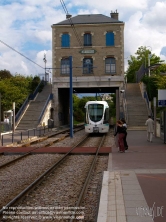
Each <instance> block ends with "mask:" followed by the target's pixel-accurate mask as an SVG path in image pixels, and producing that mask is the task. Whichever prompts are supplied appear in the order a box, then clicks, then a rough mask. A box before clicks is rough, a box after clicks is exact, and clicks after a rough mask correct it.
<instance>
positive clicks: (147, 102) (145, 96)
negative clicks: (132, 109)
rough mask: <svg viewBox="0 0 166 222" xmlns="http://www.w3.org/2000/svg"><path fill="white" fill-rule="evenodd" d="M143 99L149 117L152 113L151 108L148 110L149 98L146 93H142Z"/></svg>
mask: <svg viewBox="0 0 166 222" xmlns="http://www.w3.org/2000/svg"><path fill="white" fill-rule="evenodd" d="M144 99H145V101H146V105H147V109H148V113H150V115H151V116H153V112H152V110H151V108H149V98H148V94H147V92H146V91H144Z"/></svg>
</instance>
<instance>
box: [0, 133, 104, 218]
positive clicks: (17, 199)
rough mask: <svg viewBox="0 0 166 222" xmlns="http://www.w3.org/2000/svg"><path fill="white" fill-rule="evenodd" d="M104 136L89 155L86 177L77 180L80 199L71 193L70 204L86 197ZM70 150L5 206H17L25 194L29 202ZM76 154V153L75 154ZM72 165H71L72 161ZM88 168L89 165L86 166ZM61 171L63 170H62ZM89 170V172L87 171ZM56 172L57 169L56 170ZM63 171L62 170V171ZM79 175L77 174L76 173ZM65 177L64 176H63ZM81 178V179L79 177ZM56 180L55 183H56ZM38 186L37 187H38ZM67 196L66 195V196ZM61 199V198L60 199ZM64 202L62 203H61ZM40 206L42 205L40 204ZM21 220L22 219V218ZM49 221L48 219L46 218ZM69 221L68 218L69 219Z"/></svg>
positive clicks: (7, 207) (81, 142)
mask: <svg viewBox="0 0 166 222" xmlns="http://www.w3.org/2000/svg"><path fill="white" fill-rule="evenodd" d="M87 138H89V137H88V136H85V138H84V140H82V141H80V143H78V144H76V145H75V147H77V146H80V145H81V144H83V143H84V142H85V143H89V141H88V142H87ZM98 140H99V138H98V139H97V140H96V141H97V143H99V141H98ZM103 140H104V139H103V138H102V141H100V144H99V146H98V149H97V151H96V155H95V156H94V155H89V156H90V157H89V158H90V159H91V160H90V162H89V163H88V164H85V165H86V166H88V165H89V167H88V168H89V169H87V170H84V169H82V172H84V171H85V173H84V174H86V175H87V176H86V175H85V176H84V177H85V179H84V182H83V181H82V182H79V183H77V182H75V183H76V185H78V186H79V187H80V188H78V187H77V186H76V187H77V188H76V189H75V192H76V194H74V196H76V197H77V196H78V195H79V194H78V191H77V190H80V191H79V193H80V195H79V199H78V200H76V198H74V197H73V196H71V195H69V197H68V198H71V199H72V202H71V201H70V203H69V206H71V205H72V206H74V207H75V208H76V207H77V206H80V204H81V202H82V199H83V197H84V193H86V190H87V186H88V183H89V180H90V177H91V176H90V175H91V173H92V171H93V168H94V165H95V162H96V159H97V155H98V151H99V149H100V147H101V145H102V143H103ZM75 147H72V149H71V150H70V151H72V150H73V149H74V148H75ZM70 151H69V152H68V153H67V154H66V155H65V156H64V157H63V158H62V159H60V160H59V161H58V162H57V163H56V164H54V165H53V166H52V167H51V168H49V169H48V170H47V172H45V173H44V174H42V175H41V176H40V177H39V178H38V179H37V180H35V181H34V182H33V183H32V184H31V185H30V186H28V187H27V188H26V189H24V191H22V192H21V193H20V194H19V195H17V196H16V197H15V198H14V199H13V200H11V201H10V202H9V203H8V204H7V205H6V206H5V208H6V209H9V207H11V206H15V204H17V203H20V201H21V199H25V195H26V196H27V194H28V196H27V197H26V199H27V198H28V202H29V197H30V196H33V193H36V192H37V190H36V187H37V186H38V185H39V184H42V183H46V184H47V179H46V178H48V176H49V175H51V177H52V174H53V173H52V171H54V170H55V169H56V165H57V166H58V163H60V162H63V160H64V158H65V157H67V156H68V154H69V153H70ZM74 156H75V155H74ZM84 158H85V156H84ZM63 163H65V162H63ZM72 163H73V161H72ZM70 165H71V163H70ZM90 165H91V167H90ZM86 168H87V167H86ZM60 171H61V170H60ZM86 171H87V172H86ZM55 172H56V171H55ZM61 172H62V171H61ZM76 175H77V174H76ZM62 177H63V176H62ZM78 180H79V179H78ZM43 181H45V182H43ZM55 182H56V180H55ZM55 182H54V183H55ZM82 184H84V185H83V186H82ZM38 188H39V190H40V185H39V186H38ZM38 188H37V189H38ZM34 189H35V191H32V190H34ZM30 191H32V194H30V196H29V193H31V192H30ZM67 193H70V192H69V191H67ZM64 198H65V197H64ZM59 201H60V200H59ZM76 201H77V205H76V206H75V204H74V203H76ZM26 202H27V200H26ZM67 202H69V199H68V201H67ZM57 204H60V202H59V203H57ZM61 204H62V203H61ZM39 206H40V205H39ZM2 213H3V209H1V211H0V214H1V217H2ZM4 221H6V220H4ZM13 221H19V220H13ZM20 221H21V220H20ZM27 221H29V220H27ZM46 221H47V220H46ZM54 221H59V220H54ZM64 221H66V220H64ZM67 221H68V220H67Z"/></svg>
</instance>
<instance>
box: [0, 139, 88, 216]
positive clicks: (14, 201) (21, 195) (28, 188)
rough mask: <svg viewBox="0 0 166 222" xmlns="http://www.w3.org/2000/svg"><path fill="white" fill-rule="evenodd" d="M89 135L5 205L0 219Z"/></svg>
mask: <svg viewBox="0 0 166 222" xmlns="http://www.w3.org/2000/svg"><path fill="white" fill-rule="evenodd" d="M88 137H89V135H86V136H85V137H84V138H83V139H82V140H81V141H80V142H78V143H77V144H76V145H74V146H73V147H72V148H71V149H70V151H69V152H67V153H66V154H65V155H64V156H63V157H62V158H61V159H60V160H58V161H56V162H55V163H54V164H53V165H52V166H51V167H50V168H49V169H48V170H46V171H45V172H44V173H43V174H41V175H40V176H39V177H38V178H37V179H36V180H35V181H33V182H32V183H31V184H30V185H29V186H27V187H26V188H25V189H24V190H23V191H22V192H20V193H19V194H18V195H17V196H16V197H15V198H13V199H12V200H11V201H10V202H8V203H7V204H6V206H4V207H3V208H2V209H0V217H2V215H3V211H5V209H8V207H11V206H13V205H14V204H16V203H17V202H19V201H20V200H21V199H22V198H23V197H24V196H25V195H26V194H27V193H29V192H30V191H32V190H33V189H34V188H35V187H36V186H37V185H38V184H39V183H41V182H42V181H43V180H45V179H46V177H47V176H49V175H50V173H51V172H52V171H53V170H55V168H56V167H58V166H59V164H60V163H61V162H62V161H63V160H64V159H65V158H66V157H67V156H68V155H69V154H70V153H71V152H72V151H73V150H74V149H75V148H76V147H77V146H79V145H80V144H81V143H82V142H83V141H85V140H86V139H87V138H88Z"/></svg>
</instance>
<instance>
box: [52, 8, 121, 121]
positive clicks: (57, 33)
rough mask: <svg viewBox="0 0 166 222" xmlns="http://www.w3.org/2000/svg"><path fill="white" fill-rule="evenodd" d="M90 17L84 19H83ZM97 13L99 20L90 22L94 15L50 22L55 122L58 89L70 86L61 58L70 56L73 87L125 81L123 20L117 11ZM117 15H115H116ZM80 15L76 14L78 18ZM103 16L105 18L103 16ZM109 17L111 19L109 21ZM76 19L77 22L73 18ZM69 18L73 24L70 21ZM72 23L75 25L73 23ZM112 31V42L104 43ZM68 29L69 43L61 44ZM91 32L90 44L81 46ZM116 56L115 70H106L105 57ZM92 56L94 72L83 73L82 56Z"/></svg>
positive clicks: (57, 110)
mask: <svg viewBox="0 0 166 222" xmlns="http://www.w3.org/2000/svg"><path fill="white" fill-rule="evenodd" d="M87 16H89V20H87V21H88V22H87V21H85V22H84V20H83V19H87ZM102 16H103V15H99V16H98V17H96V19H100V18H101V21H99V22H96V20H95V22H91V21H92V20H93V19H94V18H95V15H94V16H93V15H84V17H81V18H83V19H82V21H81V22H77V20H76V19H77V16H76V17H73V18H72V17H71V20H70V18H69V19H68V20H65V21H63V22H61V23H58V24H55V25H52V67H54V68H56V69H53V72H52V76H53V77H52V82H53V88H52V89H53V94H54V103H53V108H54V110H55V112H54V113H55V118H54V120H55V124H56V125H61V124H62V123H60V122H59V120H58V118H59V117H58V115H57V113H59V112H60V113H61V112H62V113H63V108H62V106H61V102H60V101H59V95H58V89H60V88H69V87H70V84H69V73H68V74H64V73H63V74H62V73H61V69H60V68H61V60H62V59H63V58H68V57H69V56H72V66H73V69H72V75H73V87H74V88H79V87H82V88H86V89H88V87H92V88H93V87H99V86H100V87H107V88H108V89H109V88H111V87H116V88H117V89H119V88H122V87H123V82H124V23H123V22H120V21H119V20H118V13H117V12H116V13H112V14H111V17H106V16H103V17H102ZM115 18H116V19H115ZM79 19H80V17H79V16H78V21H79ZM103 19H106V21H105V20H103ZM109 20H110V22H109ZM75 21H76V22H75ZM71 22H72V25H71ZM73 24H74V26H73ZM107 32H112V33H113V35H114V45H112V46H107V45H106V33H107ZM64 33H68V35H69V36H70V37H69V38H70V46H69V47H62V35H63V34H64ZM85 33H90V35H91V37H92V45H91V46H84V34H85ZM109 57H110V58H114V59H115V66H116V67H115V72H114V73H106V63H105V59H106V58H109ZM85 58H86V59H88V58H90V59H92V60H93V72H92V73H83V61H84V59H85Z"/></svg>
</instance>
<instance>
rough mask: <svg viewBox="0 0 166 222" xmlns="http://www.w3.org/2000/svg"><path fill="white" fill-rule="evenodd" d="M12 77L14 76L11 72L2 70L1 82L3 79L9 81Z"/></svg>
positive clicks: (0, 71) (0, 73)
mask: <svg viewBox="0 0 166 222" xmlns="http://www.w3.org/2000/svg"><path fill="white" fill-rule="evenodd" d="M11 77H12V74H11V73H10V71H8V70H6V69H4V70H0V80H2V79H9V78H11Z"/></svg>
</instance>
